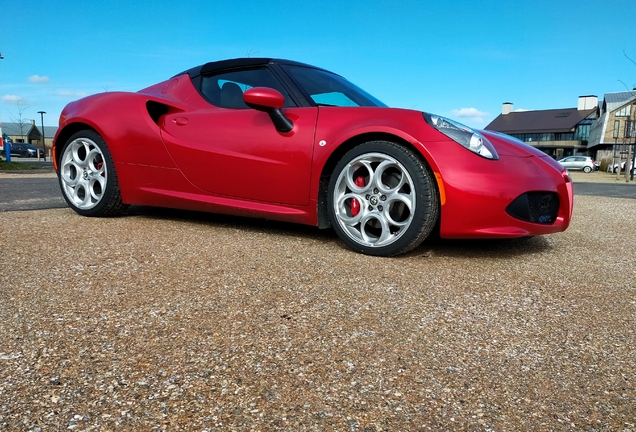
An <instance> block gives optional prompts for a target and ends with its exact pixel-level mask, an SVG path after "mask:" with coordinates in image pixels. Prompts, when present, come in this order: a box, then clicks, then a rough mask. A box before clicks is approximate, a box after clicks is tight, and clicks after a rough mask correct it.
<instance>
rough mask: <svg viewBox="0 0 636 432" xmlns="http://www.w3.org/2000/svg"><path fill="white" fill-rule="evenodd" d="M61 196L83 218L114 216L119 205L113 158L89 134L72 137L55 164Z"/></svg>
mask: <svg viewBox="0 0 636 432" xmlns="http://www.w3.org/2000/svg"><path fill="white" fill-rule="evenodd" d="M58 165H59V167H60V168H59V169H60V171H59V174H58V177H59V180H60V188H61V189H62V195H64V199H65V200H66V202H67V203H68V205H69V206H70V207H71V208H72V209H73V210H75V211H76V212H77V213H79V214H81V215H83V216H115V215H118V214H120V213H121V212H122V211H123V210H124V208H125V207H126V206H125V205H124V204H123V203H122V199H121V192H120V190H119V182H118V180H117V173H116V172H115V165H114V163H113V158H112V156H111V154H110V151H109V150H108V147H107V146H106V143H105V142H104V140H103V138H102V137H101V136H100V135H99V134H97V133H96V132H95V131H92V130H82V131H79V132H76V133H75V134H73V135H72V136H71V137H70V138H69V139H68V140H67V141H66V143H65V144H64V146H63V147H62V156H61V158H60V162H59V164H58Z"/></svg>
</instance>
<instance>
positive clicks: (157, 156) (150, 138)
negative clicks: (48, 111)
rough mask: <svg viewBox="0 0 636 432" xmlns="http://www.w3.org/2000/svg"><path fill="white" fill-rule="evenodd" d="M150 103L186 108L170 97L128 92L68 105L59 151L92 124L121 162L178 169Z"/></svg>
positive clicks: (58, 138)
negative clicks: (163, 97) (77, 133)
mask: <svg viewBox="0 0 636 432" xmlns="http://www.w3.org/2000/svg"><path fill="white" fill-rule="evenodd" d="M149 102H150V103H156V104H158V105H160V106H165V107H166V108H165V109H166V111H167V110H168V109H174V110H179V109H184V107H182V106H179V105H178V104H176V103H175V102H174V101H172V100H169V99H161V98H157V97H152V96H148V95H143V94H139V93H125V92H109V93H101V94H97V95H93V96H88V97H86V98H83V99H80V100H78V101H75V102H72V103H70V104H68V105H67V106H66V107H65V108H64V110H63V111H62V115H61V116H60V128H59V129H58V132H57V134H56V135H55V138H54V144H53V147H54V149H55V150H56V154H57V153H58V152H60V151H61V148H59V149H58V148H57V147H61V146H62V145H63V144H64V142H65V141H66V140H67V139H68V138H69V137H70V136H71V135H72V134H73V133H74V132H76V131H78V130H80V129H82V128H85V127H89V128H91V129H94V130H95V131H96V132H97V133H98V134H100V136H101V137H102V138H104V140H105V141H106V144H107V145H108V148H109V150H110V152H111V154H112V155H113V158H114V159H115V160H116V161H117V162H118V163H125V164H139V165H149V166H157V167H164V168H174V167H175V165H174V162H173V161H172V158H171V157H170V156H169V154H168V152H167V151H166V149H165V146H164V144H163V141H162V140H161V135H160V133H159V126H158V124H157V121H158V118H157V117H156V116H155V118H153V115H152V113H151V112H150V111H151V108H149V107H150V106H151V105H149ZM58 156H59V154H58Z"/></svg>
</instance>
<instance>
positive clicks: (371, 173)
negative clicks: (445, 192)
mask: <svg viewBox="0 0 636 432" xmlns="http://www.w3.org/2000/svg"><path fill="white" fill-rule="evenodd" d="M327 205H328V208H329V217H330V219H331V224H332V226H333V227H334V229H335V231H336V233H337V234H338V236H339V237H340V238H341V239H342V240H343V241H344V242H345V243H346V244H347V245H348V246H349V247H351V248H352V249H354V250H356V251H358V252H362V253H365V254H368V255H378V256H392V255H398V254H401V253H404V252H407V251H409V250H411V249H413V248H415V247H416V246H418V245H419V244H420V243H422V241H424V240H425V239H426V238H427V237H428V236H429V234H430V233H431V232H432V231H433V229H434V227H435V224H436V223H437V219H438V216H439V194H438V192H437V187H436V184H435V180H434V177H433V173H432V172H431V170H430V168H429V167H428V165H427V164H426V162H424V161H423V160H422V159H420V158H419V157H418V156H417V155H416V154H415V153H414V152H413V151H411V150H410V149H408V148H405V147H403V146H401V145H398V144H395V143H392V142H387V141H372V142H368V143H364V144H361V145H359V146H357V147H355V148H353V149H352V150H350V151H349V152H348V153H347V154H345V155H344V157H343V158H342V159H341V160H340V162H338V164H337V165H336V167H335V169H334V172H333V175H332V176H331V179H330V181H329V191H328V195H327Z"/></svg>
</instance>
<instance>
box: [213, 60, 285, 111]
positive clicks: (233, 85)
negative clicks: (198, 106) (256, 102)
mask: <svg viewBox="0 0 636 432" xmlns="http://www.w3.org/2000/svg"><path fill="white" fill-rule="evenodd" d="M252 87H269V88H273V89H276V90H278V91H279V92H281V94H282V95H283V96H284V97H285V105H283V106H285V107H290V106H295V105H294V103H293V102H292V101H291V100H290V99H289V96H288V94H287V92H286V91H285V89H284V88H283V87H282V85H281V84H280V83H279V82H278V80H277V79H276V78H275V77H274V76H273V75H272V73H271V72H270V71H269V70H267V69H265V68H260V69H250V70H241V71H232V72H224V73H220V74H215V75H208V76H204V77H203V79H202V80H201V93H202V94H203V95H204V96H205V97H206V98H207V99H208V101H210V102H211V103H212V104H214V105H216V106H219V107H222V108H235V109H245V108H249V107H248V106H247V105H246V104H245V101H244V100H243V92H245V90H247V89H250V88H252Z"/></svg>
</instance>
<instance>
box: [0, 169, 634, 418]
mask: <svg viewBox="0 0 636 432" xmlns="http://www.w3.org/2000/svg"><path fill="white" fill-rule="evenodd" d="M595 175H597V173H594V174H590V176H595ZM635 214H636V200H627V199H609V198H597V197H577V198H576V200H575V214H574V220H573V222H572V225H571V226H570V228H569V229H568V231H566V232H565V233H561V234H555V235H550V236H544V237H536V238H533V239H529V240H526V241H434V242H427V243H425V244H424V245H422V246H421V247H419V248H418V249H416V250H415V251H413V252H412V253H410V254H408V255H405V256H401V257H398V258H392V259H383V258H373V257H368V256H363V255H359V254H356V253H353V252H351V251H349V250H347V249H345V248H344V246H343V245H342V244H341V243H340V242H339V241H338V240H337V238H336V237H335V235H334V234H333V233H332V232H331V231H326V232H325V231H318V230H316V229H314V228H309V227H302V226H296V225H290V224H277V223H271V222H264V221H253V220H246V219H236V218H228V217H221V216H215V215H202V214H195V213H187V214H185V215H184V214H179V213H176V212H169V211H158V210H153V211H149V210H146V211H140V212H137V213H135V214H133V215H130V216H125V217H120V218H110V219H90V218H83V217H80V216H77V215H76V214H75V213H74V212H73V211H71V210H70V209H53V210H41V211H30V212H20V211H16V212H7V213H4V214H2V215H1V223H0V249H1V250H2V255H3V258H4V260H3V263H2V270H1V274H0V430H32V431H38V430H67V429H69V430H73V429H75V430H199V431H201V430H316V431H322V430H341V431H347V430H348V431H376V430H390V431H406V430H473V431H474V430H483V431H487V430H493V431H503V430H587V431H590V430H594V431H601V430H612V431H614V430H624V431H630V430H631V431H635V430H636V426H635V424H636V348H635V347H636V292H635V286H636V283H635V281H636V263H635V259H634V257H635V253H636V242H635V241H634V233H635V232H636V231H635V229H636V226H635V225H636V223H635V220H634V215H635ZM42 224H45V226H46V227H47V228H46V230H45V231H44V232H41V228H39V227H41V226H42ZM38 230H39V231H38Z"/></svg>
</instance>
